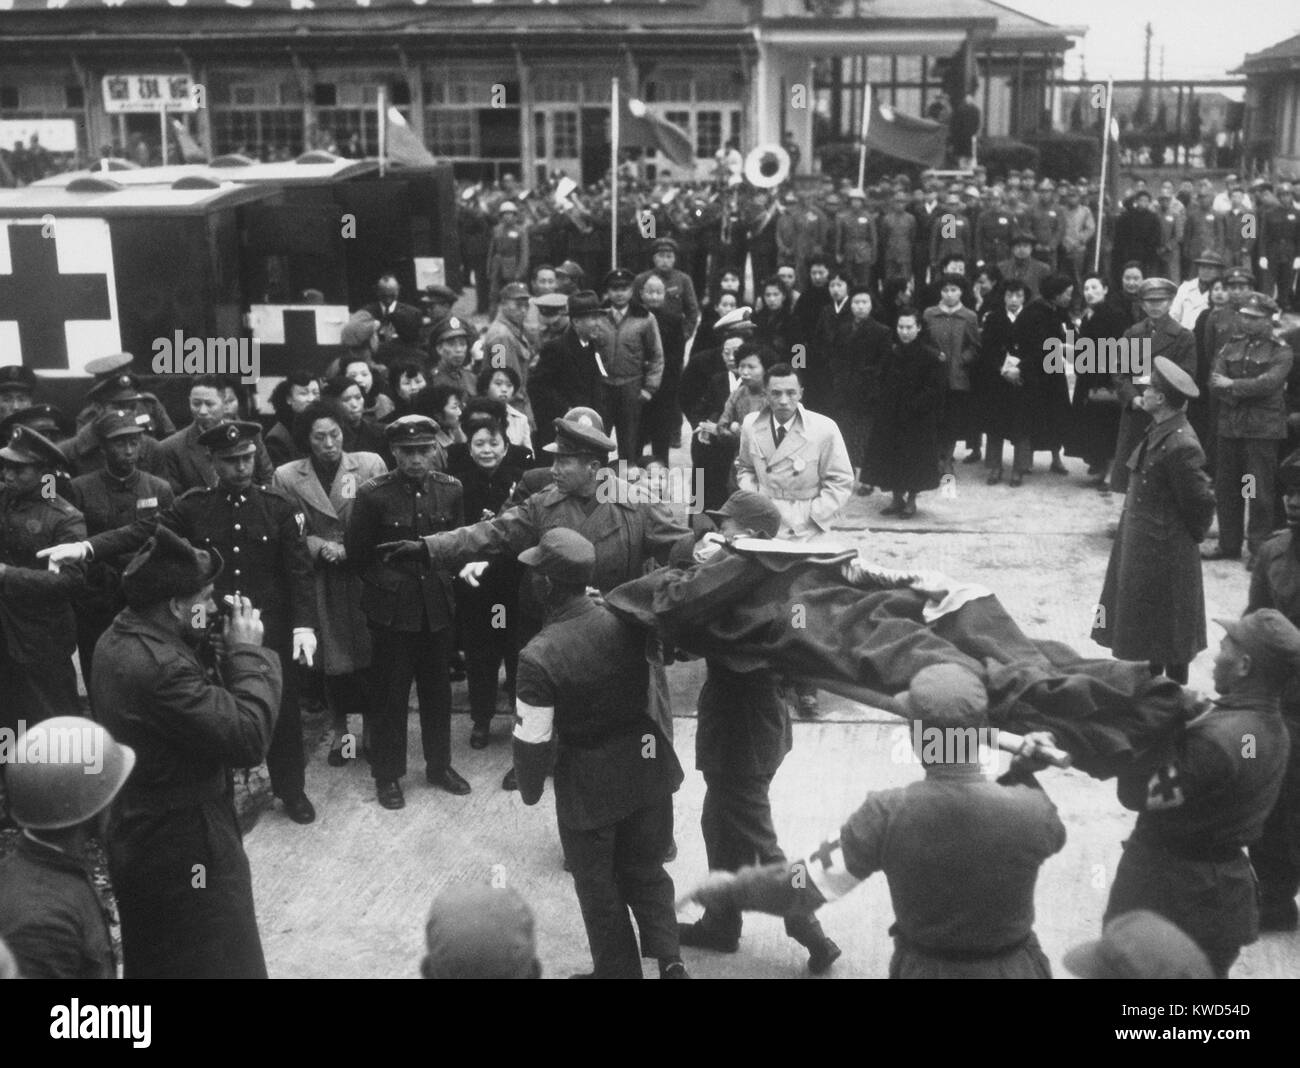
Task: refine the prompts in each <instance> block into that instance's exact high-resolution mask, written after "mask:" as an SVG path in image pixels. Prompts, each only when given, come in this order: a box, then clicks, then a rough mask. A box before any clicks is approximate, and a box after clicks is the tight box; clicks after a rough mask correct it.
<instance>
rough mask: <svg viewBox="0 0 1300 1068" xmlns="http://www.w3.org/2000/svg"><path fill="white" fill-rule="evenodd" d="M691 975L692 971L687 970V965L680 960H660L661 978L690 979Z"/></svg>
mask: <svg viewBox="0 0 1300 1068" xmlns="http://www.w3.org/2000/svg"><path fill="white" fill-rule="evenodd" d="M690 977H691V973H690V972H688V971H687V970H686V965H685V964H683V963H682V962H681V961H679V960H670V961H660V962H659V978H660V979H689V978H690Z"/></svg>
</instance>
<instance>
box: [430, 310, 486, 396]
mask: <svg viewBox="0 0 1300 1068" xmlns="http://www.w3.org/2000/svg"><path fill="white" fill-rule="evenodd" d="M430 340H431V341H432V351H433V353H434V355H435V362H434V365H433V375H432V377H431V378H430V380H429V386H430V388H432V387H433V386H451V387H452V388H453V389H458V390H460V391H461V394H462V395H463V396H465V397H472V396H474V394H475V393H476V392H477V384H478V376H477V375H476V374H475V373H474V369H473V368H472V367H471V366H470V365H469V359H468V357H469V346H470V342H471V341H472V340H473V329H472V328H471V327H470V325H469V324H468V323H466V322H465V320H464V319H461V318H460V317H459V316H455V315H452V316H448V317H447V318H446V319H444V320H443V321H442V322H441V323H439V324H438V326H437V328H436V329H435V331H434V333H433V337H432V338H431V339H430Z"/></svg>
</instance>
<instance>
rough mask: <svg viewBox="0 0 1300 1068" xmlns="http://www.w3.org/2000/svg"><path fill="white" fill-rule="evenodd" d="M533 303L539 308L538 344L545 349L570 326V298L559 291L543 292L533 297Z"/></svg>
mask: <svg viewBox="0 0 1300 1068" xmlns="http://www.w3.org/2000/svg"><path fill="white" fill-rule="evenodd" d="M533 304H534V305H535V306H536V308H537V345H538V348H539V349H545V348H546V346H547V345H548V344H550V343H551V342H552V341H557V340H559V339H560V338H561V337H563V336H564V332H565V331H566V330H567V329H568V328H569V321H570V320H569V298H568V297H567V296H565V295H564V294H563V293H559V292H556V293H543V294H542V295H541V296H539V297H534V298H533ZM540 365H541V364H540V361H539V363H538V366H539V367H540Z"/></svg>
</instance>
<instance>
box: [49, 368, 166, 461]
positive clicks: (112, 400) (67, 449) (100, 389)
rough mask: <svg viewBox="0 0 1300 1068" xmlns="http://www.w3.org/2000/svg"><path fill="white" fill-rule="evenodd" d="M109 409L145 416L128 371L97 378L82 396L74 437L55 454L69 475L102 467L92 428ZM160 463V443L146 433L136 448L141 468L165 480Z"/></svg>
mask: <svg viewBox="0 0 1300 1068" xmlns="http://www.w3.org/2000/svg"><path fill="white" fill-rule="evenodd" d="M124 355H125V354H124ZM109 410H112V411H119V412H127V413H129V414H131V415H148V414H149V413H148V411H147V409H146V407H145V405H144V394H143V393H141V392H140V380H139V379H138V378H136V376H135V375H133V374H131V373H130V372H129V371H118V372H116V373H114V374H112V375H110V376H107V377H104V378H101V379H100V380H99V381H97V382H96V383H95V384H94V385H93V386H91V387H90V390H89V391H88V392H87V393H86V405H85V407H84V408H83V409H82V419H83V421H82V422H81V424H80V425H79V427H78V429H77V432H76V434H75V435H74V436H73V437H71V438H69V439H68V440H66V441H61V442H59V452H61V453H62V454H63V456H64V459H65V460H66V461H67V467H68V471H69V473H70V474H72V475H74V476H75V475H85V474H89V473H90V472H91V471H98V470H99V469H100V468H101V467H103V466H104V454H103V452H102V451H100V448H99V440H98V439H97V438H96V437H95V432H94V430H93V429H92V426H93V424H94V421H95V419H97V418H98V417H99V416H100V415H102V414H103V413H104V412H106V411H109ZM151 428H152V423H151ZM164 463H165V457H164V453H163V449H162V442H160V441H158V440H157V439H156V438H154V437H153V436H152V435H151V434H146V435H145V436H144V438H143V439H142V440H141V445H140V467H141V469H142V470H144V471H148V472H150V473H151V474H155V475H162V476H163V477H164V478H167V477H168V476H167V473H166V471H165V470H164ZM168 481H170V479H168Z"/></svg>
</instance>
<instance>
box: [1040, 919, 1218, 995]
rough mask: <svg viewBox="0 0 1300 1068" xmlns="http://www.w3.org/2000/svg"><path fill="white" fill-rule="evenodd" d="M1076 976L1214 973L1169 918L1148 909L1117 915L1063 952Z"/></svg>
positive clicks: (1200, 976) (1148, 976)
mask: <svg viewBox="0 0 1300 1068" xmlns="http://www.w3.org/2000/svg"><path fill="white" fill-rule="evenodd" d="M1064 963H1065V967H1066V968H1067V969H1068V970H1069V971H1071V972H1073V973H1074V974H1075V975H1077V976H1078V977H1079V978H1080V979H1213V978H1214V969H1212V968H1211V967H1210V962H1209V960H1207V959H1206V956H1205V954H1204V953H1202V952H1201V950H1200V948H1199V947H1198V946H1197V945H1196V943H1195V942H1193V941H1192V940H1191V939H1190V938H1188V937H1187V935H1185V934H1183V932H1182V931H1180V930H1179V929H1178V928H1177V927H1175V926H1174V925H1173V924H1172V923H1170V922H1169V921H1168V920H1166V919H1163V918H1162V917H1160V916H1157V915H1156V914H1155V913H1154V912H1151V911H1149V910H1147V909H1135V910H1134V911H1133V912H1125V913H1122V914H1121V915H1119V916H1116V917H1115V918H1114V919H1113V920H1111V921H1110V922H1109V923H1108V924H1106V926H1105V928H1103V930H1102V933H1101V938H1099V939H1098V940H1097V941H1095V942H1083V943H1081V944H1080V945H1077V946H1075V947H1074V948H1072V949H1071V950H1070V951H1069V952H1068V953H1066V955H1065V962H1064Z"/></svg>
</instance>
